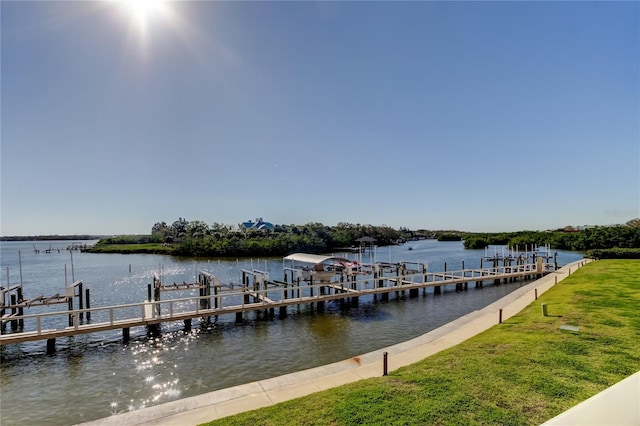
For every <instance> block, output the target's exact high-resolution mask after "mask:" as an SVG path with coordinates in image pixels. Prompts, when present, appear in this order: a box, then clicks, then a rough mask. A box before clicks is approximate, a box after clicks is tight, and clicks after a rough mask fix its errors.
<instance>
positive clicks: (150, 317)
mask: <svg viewBox="0 0 640 426" xmlns="http://www.w3.org/2000/svg"><path fill="white" fill-rule="evenodd" d="M554 270H555V265H553V264H548V263H543V262H542V259H538V261H537V262H536V263H526V264H525V263H519V264H516V265H510V264H509V265H507V266H495V267H491V268H479V269H461V270H457V271H445V272H428V271H427V265H426V264H421V263H411V262H408V263H374V264H363V265H359V268H358V269H357V270H355V269H351V268H349V269H348V270H344V271H342V272H335V274H334V276H333V277H332V279H331V280H327V279H326V277H325V276H323V278H322V279H318V280H315V281H314V275H309V276H307V277H306V278H304V277H303V274H298V273H293V272H295V271H293V270H292V273H291V275H290V277H289V279H287V278H288V277H287V274H286V273H285V281H276V280H270V279H269V274H268V273H266V272H264V271H259V270H251V271H250V270H243V271H242V283H241V284H222V283H221V282H220V280H219V279H218V278H217V277H215V276H214V275H212V274H210V273H207V272H200V273H199V274H198V281H197V282H196V283H186V282H183V283H179V284H175V283H174V284H163V283H161V282H160V278H159V277H158V276H157V275H156V276H155V277H154V280H153V283H152V284H149V285H148V300H146V301H143V302H140V303H132V304H123V305H114V306H104V307H90V306H89V297H88V296H89V294H88V290H87V295H86V296H87V297H86V307H83V306H82V299H81V298H80V303H79V306H80V308H79V309H73V303H72V301H73V298H74V297H81V295H82V293H83V292H82V282H81V281H78V282H76V283H74V285H73V286H72V287H71V289H72V290H71V291H69V294H66V295H65V296H64V297H62V296H60V295H55V296H53V299H52V298H48V299H47V298H44V297H43V296H39V297H37V298H34V299H30V300H28V301H22V300H21V301H20V302H19V303H17V302H15V301H13V300H12V302H11V303H10V304H5V305H3V312H4V310H10V311H11V313H12V314H11V316H9V317H5V316H3V317H2V324H3V328H2V329H3V334H2V335H0V345H8V344H15V343H22V342H29V341H36V340H47V350H48V351H49V352H54V351H55V339H57V338H59V337H65V336H74V335H79V334H87V333H96V332H104V331H109V330H117V329H122V336H123V342H124V343H126V342H128V340H129V335H130V332H129V330H130V328H131V327H147V330H148V332H150V333H153V334H155V333H159V332H160V324H162V323H164V322H173V321H183V322H184V327H185V330H189V329H190V328H191V321H192V320H193V319H194V318H205V319H206V320H208V319H210V318H211V317H218V316H220V315H228V314H235V315H236V322H241V321H243V315H244V314H245V313H247V312H251V311H264V312H265V313H266V314H267V315H269V316H273V315H274V313H275V309H276V308H277V309H279V315H280V317H283V316H286V310H287V307H289V306H293V305H301V304H311V306H312V308H313V307H314V306H315V307H316V308H317V310H319V311H321V310H322V309H324V304H325V302H328V301H331V300H347V299H348V301H350V302H351V305H352V306H357V304H358V300H359V298H360V297H364V296H373V298H374V299H376V298H377V297H380V298H381V300H383V301H385V300H388V299H389V294H391V293H394V292H395V293H396V294H397V295H398V296H400V295H401V294H406V292H408V294H409V297H417V296H418V295H419V290H420V289H422V290H423V294H426V290H427V289H428V288H429V287H433V293H434V294H439V293H440V292H441V289H442V287H444V286H455V289H456V290H457V291H463V290H465V289H467V288H468V286H469V283H472V284H474V285H475V286H476V287H482V285H483V283H484V281H490V282H492V283H493V284H499V283H502V282H512V281H515V280H517V279H533V278H537V277H541V276H542V275H544V274H547V273H550V272H552V271H554ZM390 273H391V274H392V275H389V274H390ZM78 287H79V289H78V290H79V292H78V294H76V293H75V291H73V289H74V288H78ZM195 289H197V290H198V295H197V296H193V295H189V296H188V297H177V298H173V299H168V300H161V295H162V294H163V293H167V292H175V293H174V294H177V292H180V291H189V292H192V291H193V290H195ZM5 291H8V290H5ZM56 296H57V297H58V298H56ZM3 300H4V296H3ZM69 300H71V302H68V301H69ZM54 301H55V302H58V303H64V302H67V303H69V309H68V310H66V311H64V310H62V311H58V312H45V313H38V314H31V315H30V314H27V315H24V314H23V312H22V311H21V312H22V314H20V315H18V314H17V312H18V311H17V309H18V308H21V309H24V308H25V307H29V306H34V304H47V303H51V302H54ZM14 302H15V303H14ZM16 317H18V318H16ZM17 320H19V321H20V325H19V326H18V327H13V326H12V327H11V332H10V333H6V332H5V326H4V325H5V323H6V322H8V321H17ZM67 324H68V325H67Z"/></svg>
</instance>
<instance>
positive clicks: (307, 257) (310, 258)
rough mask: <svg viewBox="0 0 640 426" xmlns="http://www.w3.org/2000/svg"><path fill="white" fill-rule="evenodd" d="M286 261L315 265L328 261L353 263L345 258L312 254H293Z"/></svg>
mask: <svg viewBox="0 0 640 426" xmlns="http://www.w3.org/2000/svg"><path fill="white" fill-rule="evenodd" d="M284 260H290V261H292V262H303V263H313V264H315V265H317V264H318V263H322V262H324V261H326V260H336V261H342V262H351V260H349V259H346V258H344V257H335V256H330V255H326V254H310V253H293V254H290V255H289V256H287V257H285V258H284Z"/></svg>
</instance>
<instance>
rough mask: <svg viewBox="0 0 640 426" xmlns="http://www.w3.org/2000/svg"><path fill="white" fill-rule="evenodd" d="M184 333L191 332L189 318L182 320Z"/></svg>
mask: <svg viewBox="0 0 640 426" xmlns="http://www.w3.org/2000/svg"><path fill="white" fill-rule="evenodd" d="M184 331H185V333H188V332H190V331H191V318H189V319H186V320H184Z"/></svg>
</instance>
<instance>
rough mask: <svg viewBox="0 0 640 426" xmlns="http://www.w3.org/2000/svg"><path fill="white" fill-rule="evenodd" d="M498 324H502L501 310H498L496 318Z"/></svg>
mask: <svg viewBox="0 0 640 426" xmlns="http://www.w3.org/2000/svg"><path fill="white" fill-rule="evenodd" d="M498 324H502V308H500V314H499V316H498Z"/></svg>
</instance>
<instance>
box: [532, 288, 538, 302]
mask: <svg viewBox="0 0 640 426" xmlns="http://www.w3.org/2000/svg"><path fill="white" fill-rule="evenodd" d="M533 291H534V294H535V296H536V298H535V300H538V289H537V288H534V289H533Z"/></svg>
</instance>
